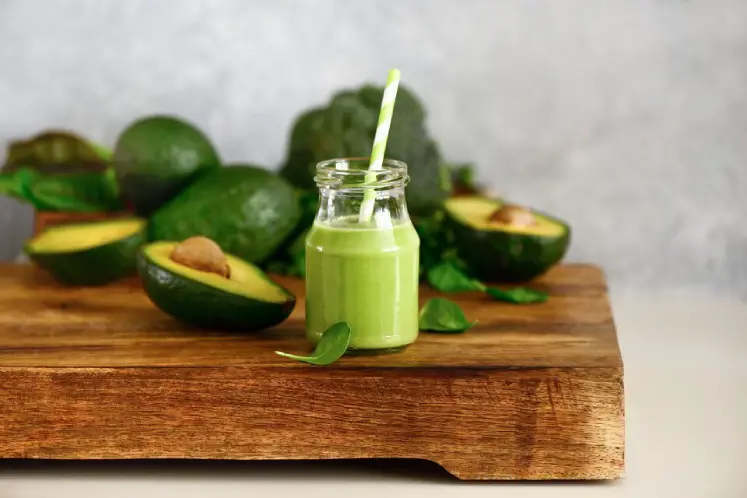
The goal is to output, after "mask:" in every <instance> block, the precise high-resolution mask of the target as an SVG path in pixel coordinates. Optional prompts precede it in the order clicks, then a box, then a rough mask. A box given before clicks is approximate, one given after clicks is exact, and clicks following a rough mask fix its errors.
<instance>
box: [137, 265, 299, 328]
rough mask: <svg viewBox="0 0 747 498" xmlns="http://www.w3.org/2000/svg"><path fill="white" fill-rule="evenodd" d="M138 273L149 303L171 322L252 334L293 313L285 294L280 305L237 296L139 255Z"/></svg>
mask: <svg viewBox="0 0 747 498" xmlns="http://www.w3.org/2000/svg"><path fill="white" fill-rule="evenodd" d="M138 273H139V274H140V278H141V280H142V282H143V288H144V289H145V292H146V294H147V295H148V297H149V298H150V300H151V301H152V302H153V304H155V305H156V306H157V307H158V308H159V309H160V310H161V311H163V312H165V313H166V314H168V315H171V316H172V317H174V318H175V319H177V320H179V321H181V322H184V323H187V324H189V325H193V326H195V327H200V328H209V329H219V330H231V331H242V332H254V331H259V330H262V329H266V328H269V327H272V326H274V325H277V324H279V323H281V322H282V321H284V320H285V319H286V318H288V316H289V315H290V314H291V312H292V311H293V308H294V307H295V304H296V298H295V297H294V296H293V295H292V294H291V293H289V292H287V291H286V293H287V294H288V299H287V300H286V301H285V302H282V303H271V302H264V301H259V300H256V299H251V298H249V297H246V296H239V295H237V294H232V293H230V292H226V291H224V290H221V289H218V288H215V287H211V286H209V285H206V284H204V283H201V282H197V281H195V280H191V279H189V278H187V277H184V276H182V275H179V274H176V273H174V272H171V271H169V270H166V269H164V268H163V267H161V266H159V265H158V264H157V263H156V262H154V261H153V260H151V259H150V258H148V256H147V255H145V253H143V252H141V253H140V255H139V256H138Z"/></svg>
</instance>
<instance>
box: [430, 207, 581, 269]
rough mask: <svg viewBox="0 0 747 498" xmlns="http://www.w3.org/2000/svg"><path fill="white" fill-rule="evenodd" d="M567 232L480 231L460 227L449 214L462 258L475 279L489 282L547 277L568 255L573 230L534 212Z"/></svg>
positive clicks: (446, 218) (447, 219)
mask: <svg viewBox="0 0 747 498" xmlns="http://www.w3.org/2000/svg"><path fill="white" fill-rule="evenodd" d="M532 212H533V213H534V214H536V215H538V216H542V217H543V218H546V219H548V220H550V221H552V222H554V223H558V224H560V225H562V226H563V227H564V228H565V231H564V232H563V234H562V235H559V236H557V237H548V236H539V235H532V234H524V233H512V232H502V231H499V230H479V229H476V228H473V227H470V226H468V225H465V224H463V223H461V222H460V221H459V220H457V219H455V218H454V217H452V216H451V215H450V214H449V211H448V209H447V210H446V217H445V220H446V223H447V227H448V228H449V229H450V230H452V233H453V234H454V240H455V243H456V246H457V253H458V254H459V257H460V258H461V259H462V260H463V261H464V262H465V263H466V264H467V266H469V268H470V269H471V270H472V271H473V273H474V274H475V276H476V277H477V278H479V279H481V280H485V281H489V282H522V281H528V280H532V279H534V278H537V277H539V276H540V275H543V274H544V273H546V272H547V271H548V270H549V269H550V268H552V267H553V266H554V265H555V264H557V263H558V262H559V261H560V260H561V259H563V257H564V256H565V254H566V252H567V251H568V247H569V245H570V241H571V229H570V227H569V226H568V225H567V224H566V223H564V222H562V221H560V220H558V219H556V218H553V217H551V216H548V215H546V214H544V213H540V212H537V211H534V210H533V211H532Z"/></svg>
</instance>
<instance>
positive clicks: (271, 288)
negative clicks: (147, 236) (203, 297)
mask: <svg viewBox="0 0 747 498" xmlns="http://www.w3.org/2000/svg"><path fill="white" fill-rule="evenodd" d="M176 246H177V244H174V243H173V242H172V243H169V242H157V243H155V244H151V245H149V246H148V247H146V248H144V249H143V252H145V254H146V255H147V256H148V258H149V259H150V260H151V261H152V262H153V263H155V264H157V265H159V266H161V267H162V268H163V269H164V270H167V271H170V272H173V273H174V274H176V275H180V276H182V277H184V278H186V279H189V280H194V281H195V282H200V283H202V284H204V285H207V286H209V287H215V288H216V289H219V290H221V291H223V292H227V293H229V294H236V295H239V296H245V297H248V298H251V299H256V300H259V301H266V302H269V303H284V302H285V301H287V300H288V294H287V293H286V292H285V291H284V290H282V289H281V288H280V287H278V286H277V285H275V284H274V283H273V282H271V281H270V280H268V279H267V278H266V277H265V276H264V274H263V273H262V271H261V270H259V269H258V268H257V267H255V266H253V265H250V264H248V263H246V262H245V261H242V260H241V259H239V258H237V257H235V256H231V255H228V254H227V255H226V259H227V260H228V266H230V267H231V278H225V277H223V276H221V275H218V274H217V273H210V272H206V271H201V270H195V269H194V268H190V267H188V266H185V265H183V264H181V263H177V262H176V261H173V260H172V259H171V253H172V252H173V251H174V249H175V248H176Z"/></svg>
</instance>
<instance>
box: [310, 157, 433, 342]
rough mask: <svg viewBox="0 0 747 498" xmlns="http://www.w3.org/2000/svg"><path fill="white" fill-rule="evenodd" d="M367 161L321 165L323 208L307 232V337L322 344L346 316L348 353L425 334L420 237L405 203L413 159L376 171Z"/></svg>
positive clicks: (386, 164) (387, 163)
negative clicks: (422, 326) (421, 309)
mask: <svg viewBox="0 0 747 498" xmlns="http://www.w3.org/2000/svg"><path fill="white" fill-rule="evenodd" d="M368 162H369V160H368V159H367V158H351V159H331V160H328V161H322V162H320V163H319V164H318V165H317V167H316V177H315V180H316V184H317V186H318V187H319V211H318V212H317V215H316V219H315V220H314V224H313V226H312V228H311V230H310V231H309V235H308V236H307V238H306V337H307V338H308V340H309V341H311V342H312V343H313V344H316V343H317V342H318V341H319V339H320V337H321V336H322V333H324V331H325V330H326V329H327V328H328V327H330V326H331V325H333V324H335V323H337V322H347V323H348V324H350V328H351V331H352V334H351V341H350V349H349V352H350V353H359V354H360V353H385V352H392V351H397V350H400V349H402V348H404V347H405V346H407V345H409V344H412V343H413V342H415V339H417V336H418V280H419V270H418V265H419V247H420V239H419V238H418V235H417V232H416V231H415V228H414V227H413V225H412V222H411V221H410V216H409V214H408V212H407V204H406V202H405V186H406V185H407V183H408V181H409V177H408V176H407V166H406V165H405V164H404V163H402V162H399V161H394V160H389V159H387V160H384V164H383V167H382V169H381V170H378V171H376V172H370V171H367V168H368ZM366 199H368V200H366ZM371 207H373V210H372V211H371V210H370V208H371ZM362 208H364V209H366V208H369V211H368V213H371V215H370V217H365V215H364V217H363V218H361V214H360V213H361V209H362Z"/></svg>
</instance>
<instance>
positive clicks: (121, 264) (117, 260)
mask: <svg viewBox="0 0 747 498" xmlns="http://www.w3.org/2000/svg"><path fill="white" fill-rule="evenodd" d="M145 241H146V230H145V227H143V230H141V231H139V232H137V233H134V234H132V235H130V236H129V237H126V238H124V239H120V240H116V241H114V242H110V243H108V244H104V245H101V246H98V247H93V248H90V249H84V250H80V251H74V252H61V253H56V254H55V253H43V254H42V253H35V252H33V251H31V250H30V248H29V247H28V246H26V247H25V248H24V252H25V253H26V254H27V255H28V257H29V259H31V261H33V262H34V263H36V264H37V265H39V266H40V267H41V268H43V269H44V270H46V271H47V272H49V273H50V274H51V275H52V276H53V277H54V278H55V279H57V280H59V281H60V282H62V283H65V284H68V285H76V286H98V285H105V284H108V283H110V282H114V281H116V280H119V279H121V278H123V277H127V276H130V275H135V273H136V271H137V257H138V251H139V249H140V246H141V245H143V244H144V243H145Z"/></svg>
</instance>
